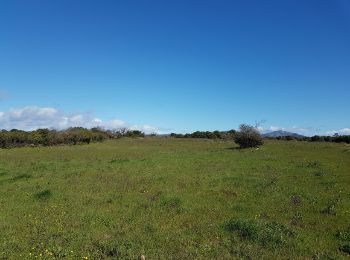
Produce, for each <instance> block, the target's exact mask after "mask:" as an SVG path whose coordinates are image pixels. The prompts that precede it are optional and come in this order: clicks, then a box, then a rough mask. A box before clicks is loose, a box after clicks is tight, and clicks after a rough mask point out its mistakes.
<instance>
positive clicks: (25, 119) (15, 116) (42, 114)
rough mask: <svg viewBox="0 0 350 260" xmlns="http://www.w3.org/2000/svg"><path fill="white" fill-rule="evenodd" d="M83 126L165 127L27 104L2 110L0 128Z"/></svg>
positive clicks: (153, 129)
mask: <svg viewBox="0 0 350 260" xmlns="http://www.w3.org/2000/svg"><path fill="white" fill-rule="evenodd" d="M75 126H81V127H86V128H91V127H102V128H105V129H118V128H129V129H133V130H141V131H144V132H145V133H153V132H155V133H159V134H160V133H162V132H163V131H164V129H161V128H158V127H155V126H150V125H132V124H129V123H127V122H125V121H123V120H120V119H116V118H115V119H111V120H102V119H100V118H97V117H95V116H94V115H93V114H92V113H71V114H69V113H65V112H63V111H60V110H58V109H56V108H52V107H39V106H27V107H23V108H12V109H10V110H8V111H4V112H1V111H0V129H14V128H15V129H22V130H34V129H38V128H54V129H65V128H68V127H75Z"/></svg>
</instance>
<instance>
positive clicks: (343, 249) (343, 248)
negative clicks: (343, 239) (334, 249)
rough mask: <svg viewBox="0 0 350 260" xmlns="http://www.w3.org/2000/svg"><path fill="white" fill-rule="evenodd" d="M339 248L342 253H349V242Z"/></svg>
mask: <svg viewBox="0 0 350 260" xmlns="http://www.w3.org/2000/svg"><path fill="white" fill-rule="evenodd" d="M339 250H340V251H342V252H343V253H346V254H348V255H350V244H345V245H342V246H340V247H339Z"/></svg>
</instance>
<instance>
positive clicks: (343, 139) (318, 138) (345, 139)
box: [267, 135, 350, 144]
mask: <svg viewBox="0 0 350 260" xmlns="http://www.w3.org/2000/svg"><path fill="white" fill-rule="evenodd" d="M267 139H277V140H286V141H291V140H297V141H308V142H331V143H347V144H350V135H334V136H322V135H314V136H311V137H309V136H303V137H296V136H278V137H268V138H267Z"/></svg>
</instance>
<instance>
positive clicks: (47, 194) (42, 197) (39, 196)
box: [34, 190, 52, 200]
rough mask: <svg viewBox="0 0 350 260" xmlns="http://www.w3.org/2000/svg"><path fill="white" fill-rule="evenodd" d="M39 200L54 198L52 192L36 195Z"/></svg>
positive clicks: (45, 191) (42, 192) (47, 191)
mask: <svg viewBox="0 0 350 260" xmlns="http://www.w3.org/2000/svg"><path fill="white" fill-rule="evenodd" d="M34 197H35V198H36V199H37V200H48V199H49V198H51V197H52V192H51V191H50V190H43V191H41V192H38V193H36V194H35V195H34Z"/></svg>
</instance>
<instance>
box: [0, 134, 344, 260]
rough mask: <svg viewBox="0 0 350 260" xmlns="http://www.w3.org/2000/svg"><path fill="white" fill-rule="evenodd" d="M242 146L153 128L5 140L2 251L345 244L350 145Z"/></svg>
mask: <svg viewBox="0 0 350 260" xmlns="http://www.w3.org/2000/svg"><path fill="white" fill-rule="evenodd" d="M232 148H233V149H232ZM234 148H235V145H234V144H233V143H232V142H222V141H208V140H193V139H192V140H191V139H186V140H181V139H166V138H145V139H120V140H114V141H108V142H105V143H101V144H90V145H81V146H58V147H46V148H40V147H37V148H30V147H28V148H19V149H17V148H16V149H10V150H0V259H1V258H4V259H6V258H13V259H21V258H22V259H25V258H27V259H28V258H29V259H30V258H33V259H34V258H36V257H42V258H54V257H67V258H78V259H83V258H85V259H86V258H88V259H99V258H107V259H108V258H110V259H112V258H140V256H141V255H145V256H146V258H150V259H154V258H173V259H184V258H232V257H238V258H247V257H248V258H249V257H265V258H276V257H283V258H296V257H309V258H310V257H315V258H317V257H331V258H332V257H333V258H339V257H342V256H347V254H348V252H349V250H348V249H349V247H350V245H349V243H350V241H349V239H348V233H349V228H350V223H349V219H350V153H349V152H348V151H349V145H345V144H330V143H307V142H296V141H290V142H285V141H267V142H266V144H265V145H264V146H263V147H262V148H260V149H247V150H240V149H234Z"/></svg>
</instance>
